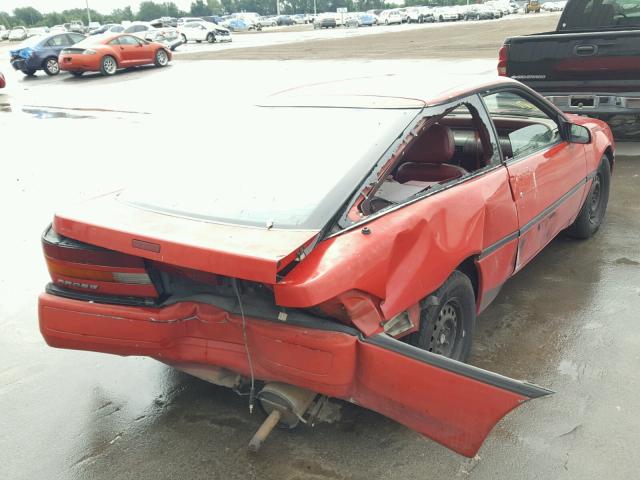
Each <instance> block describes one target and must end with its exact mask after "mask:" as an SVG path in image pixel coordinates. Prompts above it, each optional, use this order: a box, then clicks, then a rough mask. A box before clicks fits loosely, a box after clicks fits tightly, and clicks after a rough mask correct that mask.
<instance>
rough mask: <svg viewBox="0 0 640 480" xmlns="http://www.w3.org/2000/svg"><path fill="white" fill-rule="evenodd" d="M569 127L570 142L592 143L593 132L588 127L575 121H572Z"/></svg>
mask: <svg viewBox="0 0 640 480" xmlns="http://www.w3.org/2000/svg"><path fill="white" fill-rule="evenodd" d="M568 127H569V128H568V132H569V138H568V140H569V142H571V143H582V144H587V143H591V132H590V131H589V129H588V128H586V127H583V126H582V125H576V124H575V123H570V124H569V125H568Z"/></svg>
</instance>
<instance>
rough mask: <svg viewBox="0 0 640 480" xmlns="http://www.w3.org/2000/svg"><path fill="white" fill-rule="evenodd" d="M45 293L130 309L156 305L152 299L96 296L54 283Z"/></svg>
mask: <svg viewBox="0 0 640 480" xmlns="http://www.w3.org/2000/svg"><path fill="white" fill-rule="evenodd" d="M44 290H45V292H47V293H48V294H49V295H55V296H56V297H63V298H68V299H70V300H82V301H83V302H96V303H106V304H109V305H125V306H127V305H128V306H131V307H157V306H158V304H157V302H156V301H155V300H154V299H153V298H143V297H123V296H117V295H98V294H95V293H85V292H78V291H76V290H68V289H66V288H60V287H58V286H57V285H56V284H55V283H48V284H47V286H46V287H45V289H44Z"/></svg>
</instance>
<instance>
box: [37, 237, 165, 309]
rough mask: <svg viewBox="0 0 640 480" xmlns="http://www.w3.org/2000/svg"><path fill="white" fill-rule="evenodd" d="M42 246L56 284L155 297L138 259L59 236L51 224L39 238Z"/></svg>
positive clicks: (86, 290)
mask: <svg viewBox="0 0 640 480" xmlns="http://www.w3.org/2000/svg"><path fill="white" fill-rule="evenodd" d="M42 248H43V250H44V255H45V259H46V262H47V267H48V268H49V274H50V275H51V280H52V281H53V283H54V284H55V285H56V286H58V287H61V288H66V289H70V290H77V291H82V292H87V293H96V294H103V295H118V296H127V297H145V298H157V297H158V296H159V295H158V290H157V289H156V287H155V285H154V284H153V282H152V280H151V277H150V276H149V273H148V272H147V269H146V268H145V264H144V260H143V259H142V258H139V257H135V256H132V255H126V254H123V253H119V252H114V251H113V250H107V249H104V248H100V247H96V246H93V245H88V244H86V243H82V242H78V241H76V240H72V239H69V238H65V237H62V236H60V235H58V234H56V233H55V232H54V231H53V228H51V227H49V228H48V229H47V231H46V232H45V234H44V235H43V237H42Z"/></svg>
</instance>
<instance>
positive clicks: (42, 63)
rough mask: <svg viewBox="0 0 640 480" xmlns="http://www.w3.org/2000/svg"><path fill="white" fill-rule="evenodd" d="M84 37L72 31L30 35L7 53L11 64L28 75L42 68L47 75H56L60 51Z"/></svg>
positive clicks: (58, 71) (58, 69)
mask: <svg viewBox="0 0 640 480" xmlns="http://www.w3.org/2000/svg"><path fill="white" fill-rule="evenodd" d="M84 38H85V36H84V35H82V34H80V33H74V32H65V33H54V34H49V35H43V36H40V37H31V38H29V39H27V40H25V41H24V43H22V44H21V45H20V47H19V48H17V49H16V50H11V52H10V53H9V56H10V58H11V66H12V67H13V68H14V69H16V70H20V71H21V72H22V73H24V74H25V75H29V76H31V75H34V74H35V73H36V72H37V71H38V70H44V71H45V73H46V74H47V75H57V74H58V73H60V66H59V65H58V55H59V54H60V51H61V50H62V49H63V48H66V47H70V46H71V45H73V44H75V43H78V42H79V41H80V40H84Z"/></svg>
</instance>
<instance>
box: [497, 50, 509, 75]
mask: <svg viewBox="0 0 640 480" xmlns="http://www.w3.org/2000/svg"><path fill="white" fill-rule="evenodd" d="M507 60H509V47H508V46H507V45H503V46H502V47H500V51H499V52H498V75H500V76H501V77H506V76H507Z"/></svg>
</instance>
